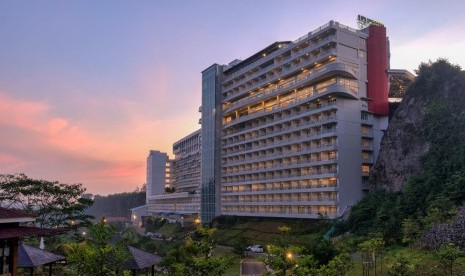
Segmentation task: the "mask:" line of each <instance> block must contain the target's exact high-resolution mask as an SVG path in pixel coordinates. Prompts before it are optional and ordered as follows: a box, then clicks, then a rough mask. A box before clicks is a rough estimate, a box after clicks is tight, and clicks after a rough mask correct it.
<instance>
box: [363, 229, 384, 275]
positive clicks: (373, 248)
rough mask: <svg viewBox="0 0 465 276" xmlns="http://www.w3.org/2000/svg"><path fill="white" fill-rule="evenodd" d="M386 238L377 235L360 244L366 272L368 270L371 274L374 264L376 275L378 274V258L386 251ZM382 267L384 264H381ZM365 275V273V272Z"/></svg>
mask: <svg viewBox="0 0 465 276" xmlns="http://www.w3.org/2000/svg"><path fill="white" fill-rule="evenodd" d="M384 244H385V243H384V240H383V238H379V237H375V238H371V239H369V240H366V241H364V242H362V243H361V244H359V249H360V253H361V255H362V261H363V267H364V272H367V271H368V273H367V274H368V275H369V274H370V273H369V271H370V267H371V265H372V266H373V272H374V275H375V276H376V275H377V264H378V258H379V257H380V256H381V255H382V253H383V252H384ZM381 269H382V265H381ZM364 275H365V274H364Z"/></svg>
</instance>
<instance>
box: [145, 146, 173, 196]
mask: <svg viewBox="0 0 465 276" xmlns="http://www.w3.org/2000/svg"><path fill="white" fill-rule="evenodd" d="M170 181H171V176H170V160H169V157H168V154H166V153H164V152H160V151H158V150H151V151H150V152H149V156H148V157H147V184H146V185H147V186H146V187H147V191H146V197H147V202H148V198H149V197H151V196H154V195H159V194H163V193H164V192H165V188H166V187H169V186H170Z"/></svg>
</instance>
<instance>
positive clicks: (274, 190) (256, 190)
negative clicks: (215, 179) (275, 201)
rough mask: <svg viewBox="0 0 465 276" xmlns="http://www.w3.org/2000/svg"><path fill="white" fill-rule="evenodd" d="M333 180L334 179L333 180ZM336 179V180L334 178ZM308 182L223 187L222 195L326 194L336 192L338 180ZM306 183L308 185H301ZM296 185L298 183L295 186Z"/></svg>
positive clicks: (313, 180)
mask: <svg viewBox="0 0 465 276" xmlns="http://www.w3.org/2000/svg"><path fill="white" fill-rule="evenodd" d="M332 179H333V178H332ZM334 179H335V178H334ZM315 181H317V180H316V179H312V180H309V181H308V180H307V181H293V182H291V181H289V182H275V183H266V184H249V185H235V186H223V188H222V189H221V193H222V194H223V195H228V194H234V195H244V194H250V195H252V194H289V193H302V192H324V191H336V190H337V186H338V184H337V180H331V181H325V183H321V179H318V182H317V183H315ZM300 182H306V183H300ZM295 183H298V184H297V185H295Z"/></svg>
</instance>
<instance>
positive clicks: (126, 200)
mask: <svg viewBox="0 0 465 276" xmlns="http://www.w3.org/2000/svg"><path fill="white" fill-rule="evenodd" d="M141 205H145V190H142V191H134V192H130V193H120V194H112V195H108V196H100V195H96V196H95V197H94V205H92V207H90V208H89V209H88V210H87V213H88V214H90V215H92V216H94V217H95V218H102V217H129V209H131V208H134V207H138V206H141Z"/></svg>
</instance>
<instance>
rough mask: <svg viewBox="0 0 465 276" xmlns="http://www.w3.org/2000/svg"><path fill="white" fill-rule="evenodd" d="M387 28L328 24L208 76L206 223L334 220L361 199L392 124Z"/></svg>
mask: <svg viewBox="0 0 465 276" xmlns="http://www.w3.org/2000/svg"><path fill="white" fill-rule="evenodd" d="M388 65H389V42H388V39H387V37H386V29H385V27H383V26H380V25H375V24H372V25H370V26H368V27H367V28H365V29H363V30H357V29H353V28H350V27H348V26H345V25H342V24H340V23H338V22H334V21H330V22H329V23H327V24H325V25H323V26H321V27H319V28H318V29H316V30H314V31H311V32H309V33H308V34H306V35H304V36H302V37H300V38H298V39H297V40H295V41H282V42H275V43H273V44H271V45H269V46H268V47H266V48H264V49H263V50H261V51H258V52H257V53H255V54H253V55H251V56H250V57H248V58H246V59H244V60H234V61H233V62H231V63H230V64H229V65H218V64H213V65H212V66H210V67H208V68H207V69H206V70H204V71H203V72H202V106H201V114H202V117H201V124H202V128H201V135H202V145H201V151H202V152H201V162H202V171H201V181H200V186H201V220H202V222H205V223H208V222H210V221H211V220H212V219H213V218H214V217H216V216H218V215H237V216H257V217H288V218H319V217H321V216H326V217H329V218H335V217H338V216H340V215H341V214H343V213H344V211H345V210H346V209H347V208H348V207H350V206H351V205H353V204H355V203H356V202H357V201H358V200H360V199H361V197H362V195H363V194H364V192H366V191H367V189H368V185H367V179H368V174H369V172H370V170H371V167H372V165H373V162H374V161H375V160H376V157H377V152H378V150H379V144H380V140H381V137H382V135H383V131H384V130H385V129H386V127H387V123H388V121H387V120H388V119H387V115H388V75H387V69H388Z"/></svg>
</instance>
